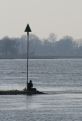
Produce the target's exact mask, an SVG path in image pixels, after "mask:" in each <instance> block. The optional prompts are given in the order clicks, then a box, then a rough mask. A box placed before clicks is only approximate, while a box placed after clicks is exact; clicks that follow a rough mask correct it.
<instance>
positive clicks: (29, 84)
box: [28, 80, 33, 90]
mask: <svg viewBox="0 0 82 121" xmlns="http://www.w3.org/2000/svg"><path fill="white" fill-rule="evenodd" d="M32 88H33V83H32V80H30V81H29V83H28V90H32Z"/></svg>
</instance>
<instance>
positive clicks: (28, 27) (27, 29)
mask: <svg viewBox="0 0 82 121" xmlns="http://www.w3.org/2000/svg"><path fill="white" fill-rule="evenodd" d="M25 32H26V33H27V90H28V59H29V32H31V28H30V26H29V24H27V26H26V29H25Z"/></svg>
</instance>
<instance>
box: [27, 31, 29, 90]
mask: <svg viewBox="0 0 82 121" xmlns="http://www.w3.org/2000/svg"><path fill="white" fill-rule="evenodd" d="M28 59H29V32H27V88H28Z"/></svg>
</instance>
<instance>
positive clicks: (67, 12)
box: [0, 0, 82, 39]
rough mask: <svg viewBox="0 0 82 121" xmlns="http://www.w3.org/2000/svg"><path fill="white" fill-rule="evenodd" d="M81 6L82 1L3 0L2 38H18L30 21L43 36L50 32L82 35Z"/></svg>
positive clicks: (0, 8)
mask: <svg viewBox="0 0 82 121" xmlns="http://www.w3.org/2000/svg"><path fill="white" fill-rule="evenodd" d="M81 5H82V1H81V0H61V1H60V0H44V1H43V0H34V1H33V0H21V1H19V0H14V1H11V0H7V1H5V0H0V37H4V36H6V35H7V36H10V37H16V36H17V37H19V36H21V35H23V34H24V29H25V27H26V25H27V23H29V24H30V26H31V28H32V33H33V34H36V35H38V36H39V37H40V38H46V37H47V36H48V35H49V34H50V33H55V34H56V35H57V36H58V37H62V36H65V35H70V36H72V37H74V38H76V39H77V38H82V32H81V28H82V24H81V22H82V14H81V11H82V6H81Z"/></svg>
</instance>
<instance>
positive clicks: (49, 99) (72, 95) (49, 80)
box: [0, 59, 82, 121]
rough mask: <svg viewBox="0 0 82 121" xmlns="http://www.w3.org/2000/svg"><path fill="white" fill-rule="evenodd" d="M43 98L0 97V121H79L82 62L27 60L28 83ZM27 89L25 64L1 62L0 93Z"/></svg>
mask: <svg viewBox="0 0 82 121" xmlns="http://www.w3.org/2000/svg"><path fill="white" fill-rule="evenodd" d="M30 79H31V80H32V81H33V83H34V87H36V88H37V89H38V90H40V91H44V92H46V93H47V94H45V95H34V96H24V95H14V96H10V95H7V96H6V95H4V96H0V120H1V121H82V59H52V60H51V59H41V60H39V59H34V60H33V59H32V60H29V80H30ZM25 86H26V60H14V59H13V60H3V59H2V60H0V90H2V89H4V90H6V89H20V90H21V89H23V88H25Z"/></svg>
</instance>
